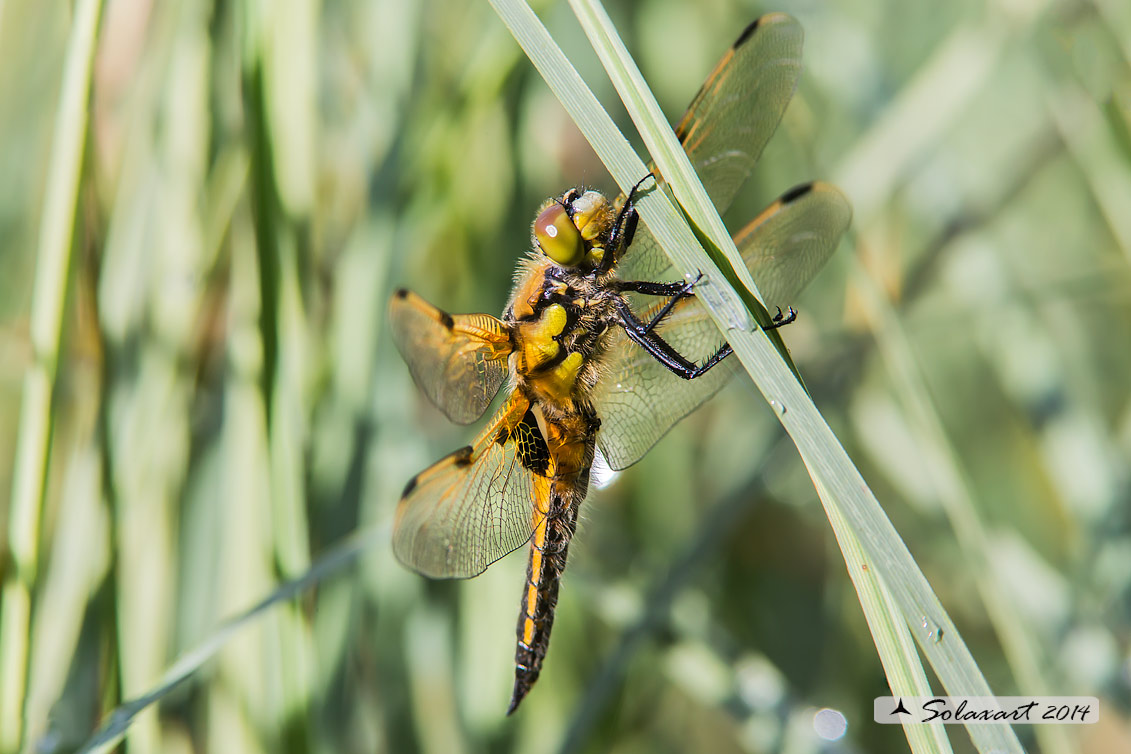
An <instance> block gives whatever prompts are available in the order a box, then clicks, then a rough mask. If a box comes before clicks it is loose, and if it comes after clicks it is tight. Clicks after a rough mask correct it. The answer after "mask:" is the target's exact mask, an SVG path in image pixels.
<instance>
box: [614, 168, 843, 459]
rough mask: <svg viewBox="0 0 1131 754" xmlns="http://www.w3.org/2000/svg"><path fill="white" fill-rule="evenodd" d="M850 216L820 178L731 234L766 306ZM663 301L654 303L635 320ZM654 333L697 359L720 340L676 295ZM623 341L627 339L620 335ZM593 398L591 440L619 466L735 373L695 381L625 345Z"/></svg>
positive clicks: (803, 274)
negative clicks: (595, 419) (596, 425)
mask: <svg viewBox="0 0 1131 754" xmlns="http://www.w3.org/2000/svg"><path fill="white" fill-rule="evenodd" d="M851 219H852V210H851V208H850V207H849V204H848V200H847V199H845V198H844V195H843V194H841V193H840V191H839V190H837V189H836V188H835V187H833V186H830V185H829V184H827V183H809V184H804V185H802V186H798V187H796V188H793V189H790V190H789V191H787V192H786V193H785V194H783V195H782V196H781V198H779V199H777V200H776V201H775V202H774V203H773V204H771V205H770V206H769V207H767V208H766V209H765V211H763V212H762V213H761V214H760V215H758V217H756V218H755V219H754V220H752V221H751V222H750V224H748V225H747V226H746V227H745V228H743V229H742V230H741V231H740V232H739V233H738V235H736V236H735V239H734V241H735V245H736V246H737V247H738V251H739V253H741V254H742V258H743V259H744V260H745V261H746V265H747V267H748V268H749V269H750V275H751V277H753V278H754V283H755V284H756V285H757V286H758V290H759V291H760V292H761V293H762V295H763V296H764V297H765V300H766V305H767V306H768V307H770V308H771V309H772V308H773V307H775V306H781V307H782V308H786V307H788V306H789V305H790V304H791V303H793V298H794V297H795V296H796V295H797V294H798V293H799V292H800V291H801V289H802V288H804V287H805V286H806V285H807V284H808V283H809V281H810V280H811V279H812V278H813V276H814V275H816V274H817V272H818V271H819V270H820V269H821V267H823V266H824V264H825V262H826V261H828V259H829V257H830V256H831V255H832V253H833V251H834V250H836V246H837V243H838V242H839V241H840V237H841V236H842V235H843V234H844V231H845V229H846V228H847V227H848V223H849V221H850V220H851ZM661 305H662V304H656V305H655V306H653V307H652V308H651V309H650V310H649V311H647V312H645V313H644V314H643V315H642V317H641V319H643V320H644V321H649V318H650V317H649V315H650V314H651V313H652V312H654V311H656V310H657V309H658V308H659V307H660V306H661ZM658 332H659V333H660V335H661V336H662V337H663V338H664V339H665V340H667V341H668V342H669V343H671V345H672V346H674V347H675V349H676V350H677V351H679V352H680V353H682V354H683V355H684V356H686V357H687V358H689V359H690V360H692V361H695V362H697V363H702V362H703V360H704V359H706V358H707V357H709V356H711V355H712V354H713V353H714V352H715V351H716V350H717V349H718V348H719V346H721V345H722V343H723V340H722V336H721V335H720V334H719V331H718V328H717V327H716V326H715V323H714V322H713V321H712V320H711V319H710V316H709V315H708V314H707V312H706V311H705V310H704V309H703V307H702V305H701V304H700V303H699V302H698V301H697V300H695V299H694V298H687V299H684V300H683V301H680V302H679V303H678V304H677V305H676V306H675V307H674V308H673V310H672V313H671V314H670V315H669V316H668V317H667V318H666V319H665V320H664V322H663V323H662V325H661V326H660V328H659V330H658ZM626 340H627V338H626ZM616 353H617V361H616V362H614V364H613V366H612V369H611V371H610V376H609V379H608V380H606V384H605V387H604V392H602V393H601V394H600V395H599V396H598V399H597V410H598V415H599V416H600V417H601V432H600V434H599V435H598V437H597V443H598V445H599V446H600V448H601V452H602V453H603V454H604V455H605V458H606V459H607V460H608V462H609V465H610V466H611V467H612V468H614V469H623V468H625V467H627V466H630V465H632V464H634V463H636V462H637V461H638V460H640V458H641V456H643V455H644V454H645V453H646V452H648V450H649V449H650V448H651V447H652V446H653V445H655V444H656V442H657V441H658V440H659V439H660V438H661V437H663V436H664V435H665V434H666V433H667V432H668V430H669V429H671V428H672V426H674V425H675V423H676V422H678V421H679V420H680V419H682V418H683V417H685V416H687V415H688V414H689V413H691V412H692V411H694V410H695V409H696V408H698V407H699V405H700V404H702V403H703V402H704V401H706V400H707V399H708V398H710V397H711V396H712V395H714V394H715V393H716V392H718V391H719V388H721V387H722V386H723V385H724V384H725V383H726V380H727V379H728V378H729V377H730V375H731V374H733V373H734V370H735V369H736V365H735V364H734V362H733V360H732V359H728V360H726V361H723V362H722V363H720V364H719V365H717V366H716V367H714V368H713V369H712V370H711V371H709V372H707V373H706V374H704V375H702V376H701V377H699V378H697V379H694V380H684V379H681V378H679V377H677V376H676V375H674V374H672V373H671V372H670V371H668V370H667V369H666V368H664V366H663V365H661V364H660V363H659V362H658V361H656V360H655V359H653V358H652V357H651V356H649V355H648V354H647V353H646V352H645V351H644V349H642V348H639V347H637V346H635V344H631V343H626V344H624V345H623V346H622V347H621V348H619V349H618V350H617V351H616Z"/></svg>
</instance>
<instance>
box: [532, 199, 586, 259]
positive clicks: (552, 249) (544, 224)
mask: <svg viewBox="0 0 1131 754" xmlns="http://www.w3.org/2000/svg"><path fill="white" fill-rule="evenodd" d="M534 239H535V240H536V241H537V242H538V246H540V247H541V249H542V252H543V253H544V254H545V255H546V256H548V257H549V258H550V259H552V260H554V261H555V262H557V263H558V264H560V265H562V266H563V267H576V266H577V265H579V264H581V261H582V260H583V259H584V258H585V242H584V241H582V239H581V233H580V232H579V231H578V230H577V226H576V225H574V224H573V219H572V218H571V217H570V216H569V213H568V212H566V209H565V207H563V206H562V205H561V204H558V203H557V202H555V203H554V204H551V205H550V206H549V207H546V209H544V210H542V211H541V212H539V213H538V218H537V219H536V220H535V221H534Z"/></svg>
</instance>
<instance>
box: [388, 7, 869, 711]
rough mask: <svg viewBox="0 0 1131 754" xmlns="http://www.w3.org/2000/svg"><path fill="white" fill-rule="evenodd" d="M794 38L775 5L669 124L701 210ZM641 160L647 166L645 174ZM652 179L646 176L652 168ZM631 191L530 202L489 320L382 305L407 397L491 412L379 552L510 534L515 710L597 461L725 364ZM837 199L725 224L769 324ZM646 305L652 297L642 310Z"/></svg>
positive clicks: (466, 418) (491, 550) (747, 145)
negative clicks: (698, 191)
mask: <svg viewBox="0 0 1131 754" xmlns="http://www.w3.org/2000/svg"><path fill="white" fill-rule="evenodd" d="M801 46H802V31H801V27H800V25H799V24H798V23H797V21H795V20H794V19H793V18H791V17H789V16H787V15H785V14H778V13H776V14H770V15H767V16H763V17H761V18H759V19H758V20H756V21H754V22H753V23H752V24H750V25H749V26H748V27H747V28H746V29H745V30H744V31H743V32H742V34H741V35H740V36H739V38H738V40H737V41H736V42H735V43H734V44H733V45H732V46H731V47H730V49H729V50H728V51H727V52H726V54H725V55H724V56H723V58H722V60H721V61H720V62H719V63H718V65H717V66H716V67H715V68H714V70H713V71H712V72H711V74H710V76H708V78H707V80H706V81H705V82H704V84H703V85H702V87H701V89H700V90H699V92H698V94H697V95H696V96H695V98H694V99H693V100H692V102H691V105H690V106H689V107H688V109H687V112H686V113H685V114H684V116H683V118H682V119H681V120H680V121H679V124H678V125H677V126H676V129H675V130H676V134H677V135H678V137H679V140H680V142H681V144H682V145H683V148H684V150H685V151H686V153H687V156H688V157H689V158H690V160H691V163H692V165H693V166H694V167H695V169H696V171H697V173H698V175H699V177H700V178H701V179H702V181H703V184H704V187H705V188H706V189H707V192H708V194H709V195H710V197H711V199H712V201H713V202H714V203H715V205H716V206H717V207H718V209H719V211H720V212H721V211H723V210H725V209H726V208H727V207H728V206H730V204H731V202H732V200H733V198H734V196H735V194H736V193H737V191H738V190H739V188H740V187H741V186H742V185H743V184H744V183H745V181H746V179H747V177H748V176H749V175H750V173H751V170H752V169H753V167H754V164H755V162H756V161H757V159H758V157H759V155H760V154H761V152H762V149H763V147H764V146H765V144H766V142H767V141H768V140H769V138H770V136H771V134H772V133H773V132H774V130H775V129H776V128H777V125H778V123H779V121H780V120H781V117H782V114H783V112H784V111H785V107H786V105H787V103H788V102H789V100H790V98H791V97H792V95H793V92H794V90H795V89H796V86H797V82H798V78H799V76H800V71H801ZM652 170H653V171H655V168H654V167H653V168H652ZM653 176H654V178H655V180H656V181H657V182H659V181H662V177H660V176H659V175H658V174H656V173H654V172H653ZM646 180H647V177H646V178H645V179H644V180H642V181H641V183H640V184H637V187H636V188H634V189H633V190H632V191H630V192H629V193H628V195H627V196H626V195H623V194H622V195H621V196H620V197H618V198H617V199H616V200H613V201H610V200H609V199H608V198H606V197H605V196H604V195H603V194H601V193H599V192H597V191H593V190H585V189H583V188H571V189H569V190H568V191H566V192H565V193H564V194H562V195H561V196H560V197H556V198H554V199H551V200H548V201H547V202H546V203H545V204H544V205H543V206H542V208H541V209H540V211H539V212H538V215H537V216H536V218H535V220H534V223H533V229H532V245H531V250H530V252H529V253H528V254H527V255H526V256H525V257H524V258H522V259H521V260H520V261H519V262H518V266H517V271H516V275H515V280H516V282H515V285H514V289H513V292H512V294H511V297H510V300H509V301H508V302H507V304H506V308H505V309H504V311H503V314H502V317H501V318H497V317H494V316H491V315H489V314H455V315H453V314H448V313H447V312H445V311H442V310H441V309H438V308H436V307H435V306H433V305H431V304H429V303H428V302H426V301H425V300H424V299H422V298H421V297H419V296H417V295H416V294H414V293H411V292H410V291H407V290H404V289H400V290H397V291H396V292H394V294H393V296H392V298H391V301H390V305H389V321H390V325H391V328H392V334H393V339H394V341H395V343H396V345H397V347H398V349H399V350H400V352H401V354H402V355H403V356H404V359H405V361H406V362H407V364H408V367H409V371H410V372H411V373H412V376H413V379H414V381H415V382H416V384H417V386H418V387H419V388H420V390H421V391H422V392H423V393H424V394H425V395H426V396H427V397H428V398H429V399H430V401H431V402H432V403H433V404H435V406H436V407H437V408H439V409H440V410H441V411H442V412H444V413H445V414H446V415H447V416H448V418H449V419H451V420H452V421H454V422H456V423H460V424H469V423H472V422H474V421H476V420H478V419H479V418H480V417H481V416H482V415H483V414H484V412H485V411H486V409H487V407H488V405H489V404H490V403H491V402H492V400H493V399H494V398H495V396H496V395H497V394H498V393H499V392H500V391H501V390H502V389H503V386H504V384H505V385H506V389H505V397H504V398H503V400H502V402H501V406H500V407H499V408H498V409H497V411H496V412H495V414H494V416H493V418H492V419H490V421H489V422H488V423H487V425H486V427H485V428H484V429H483V430H482V431H481V432H480V433H479V434H478V436H477V437H476V438H475V440H474V441H473V442H472V443H471V444H470V445H468V446H465V447H463V448H460V449H459V450H456V451H455V452H453V453H451V454H449V455H447V456H445V457H444V458H441V459H440V460H439V461H437V462H436V463H435V464H433V465H432V466H430V467H429V468H427V469H425V470H424V471H422V472H420V473H419V474H417V475H416V476H414V477H413V478H412V479H411V480H410V481H409V482H408V484H407V486H406V487H405V489H404V493H403V495H402V497H401V500H400V502H399V504H398V507H397V512H396V518H395V524H394V530H393V551H394V553H395V555H396V556H397V558H398V559H399V560H400V561H401V562H402V563H403V564H404V565H406V566H408V567H409V568H411V569H413V570H415V571H417V572H419V573H421V574H423V575H425V576H428V577H432V578H470V577H473V576H476V575H478V574H480V573H482V572H483V571H484V570H485V569H486V568H487V567H488V566H489V565H491V564H492V563H493V562H495V561H496V560H498V559H500V558H502V557H503V556H505V555H507V554H509V553H511V552H512V551H514V550H517V549H519V548H520V547H523V546H527V547H528V550H529V554H528V559H527V570H526V580H525V583H524V585H523V589H522V598H521V603H520V609H519V616H518V625H517V630H516V633H517V647H516V650H515V680H514V687H513V692H512V696H511V701H510V705H509V707H508V709H507V714H508V715H509V714H511V713H513V712H514V711H515V710H516V709H517V708H518V706H519V704H520V703H521V702H522V700H523V698H524V697H525V696H526V694H527V693H528V692H529V691H530V689H531V687H532V686H533V685H534V683H535V681H537V679H538V676H539V674H540V673H541V670H542V666H543V661H544V659H545V656H546V651H547V649H548V647H549V641H550V631H551V628H552V626H553V620H554V610H555V606H556V604H557V601H558V593H559V586H560V581H561V577H562V573H563V572H564V570H565V567H566V557H567V553H568V549H569V545H570V541H571V540H572V538H573V536H574V533H575V531H576V528H577V518H578V511H579V509H580V506H581V504H582V501H583V500H584V499H585V497H586V493H587V492H588V488H589V483H590V474H591V470H592V467H593V464H594V460H595V458H596V456H597V454H598V453H599V454H600V455H601V456H603V458H604V460H605V462H606V463H607V464H608V466H609V467H610V468H611V469H613V470H620V469H624V468H627V467H628V466H631V465H632V464H633V463H635V462H636V461H638V460H639V459H640V458H641V457H642V456H643V455H644V454H645V453H647V451H648V450H649V449H650V448H651V447H652V446H653V445H655V444H656V442H657V441H658V440H659V439H660V438H661V437H663V436H664V434H666V433H667V432H668V430H670V429H671V428H672V427H673V426H674V425H675V424H676V423H677V422H678V421H679V420H680V419H682V418H683V417H684V416H686V415H687V414H689V413H691V412H692V411H694V410H695V409H696V408H697V407H699V406H700V405H701V404H702V403H703V402H704V401H706V400H707V399H708V398H710V397H711V396H712V395H714V394H715V393H716V392H718V390H719V389H720V388H721V387H722V386H723V385H724V384H725V383H726V381H727V380H728V379H729V378H730V377H731V375H732V374H733V373H734V371H735V364H734V362H735V359H733V358H727V356H729V355H730V352H731V351H730V346H729V345H727V344H726V342H725V340H723V338H722V336H721V335H720V333H719V330H718V328H717V327H716V326H715V324H714V322H713V321H712V320H711V318H710V317H709V315H708V314H707V312H706V310H705V309H704V308H703V307H702V305H701V304H700V303H699V301H698V300H697V298H696V297H695V293H694V283H695V281H685V280H683V279H679V280H677V281H676V282H665V281H667V280H670V279H671V278H673V277H677V276H676V273H675V272H674V271H673V270H672V269H671V265H670V262H669V261H668V259H667V257H666V256H665V255H664V254H663V252H662V251H661V250H660V248H659V246H658V244H657V242H656V239H655V238H654V237H653V236H652V234H651V233H650V232H649V231H648V229H647V227H646V225H645V224H638V216H637V213H636V210H635V206H634V204H635V199H636V197H637V196H638V194H639V192H640V191H641V186H642V185H643V184H644V183H645V181H646ZM850 219H851V209H850V207H849V205H848V202H847V200H846V199H845V198H844V196H843V194H841V193H840V191H839V190H837V189H836V188H835V187H833V186H831V185H828V184H825V183H820V182H813V183H807V184H803V185H800V186H797V187H795V188H792V189H790V190H789V191H787V192H786V193H785V194H783V195H782V196H781V197H780V198H779V199H777V200H776V201H774V202H773V203H772V204H771V205H770V206H769V207H767V208H766V209H765V210H764V211H763V212H761V213H760V214H759V215H758V216H757V217H756V218H754V220H752V221H751V222H750V223H749V224H748V225H746V227H744V228H743V229H742V230H741V231H739V232H738V233H737V234H735V236H734V242H735V245H736V247H737V248H738V250H739V251H740V252H741V254H742V258H743V260H744V261H745V263H746V265H747V267H748V268H749V270H750V273H751V276H752V277H753V279H754V281H755V283H756V284H757V286H758V289H759V291H760V292H761V293H762V294H763V298H764V301H765V304H766V305H767V306H768V307H774V306H776V307H778V316H777V317H776V318H775V321H774V323H773V324H772V325H770V326H769V327H775V326H778V325H781V324H786V323H787V322H788V321H791V320H792V318H793V316H795V313H794V312H793V309H792V308H790V310H789V311H790V315H789V316H788V317H783V316H782V315H781V309H780V307H781V306H783V305H788V304H789V303H790V302H791V301H792V300H793V299H794V297H795V296H796V295H797V294H798V293H799V292H800V290H801V289H802V288H803V287H804V286H805V285H806V284H807V283H808V282H809V280H810V279H811V278H812V277H813V276H814V275H815V274H816V273H817V271H818V270H820V268H821V267H822V266H823V265H824V263H825V262H826V261H827V260H828V258H829V257H830V256H831V255H832V253H833V251H834V250H835V248H836V246H837V244H838V242H839V240H840V237H841V235H842V234H843V232H844V231H845V229H846V228H847V227H848V224H849V221H850ZM648 302H652V303H650V304H649V303H648Z"/></svg>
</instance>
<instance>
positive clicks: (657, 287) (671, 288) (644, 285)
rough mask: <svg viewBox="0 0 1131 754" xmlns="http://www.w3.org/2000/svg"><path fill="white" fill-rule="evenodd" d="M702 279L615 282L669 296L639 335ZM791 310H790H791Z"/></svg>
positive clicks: (649, 329) (622, 286) (628, 288)
mask: <svg viewBox="0 0 1131 754" xmlns="http://www.w3.org/2000/svg"><path fill="white" fill-rule="evenodd" d="M702 279H703V273H702V272H700V273H699V275H698V276H697V277H696V278H695V279H694V280H691V281H688V282H675V283H652V282H649V281H647V280H625V281H622V282H620V283H618V284H617V287H618V288H620V290H622V291H633V292H635V293H643V294H644V295H645V296H670V297H671V298H669V299H668V301H667V302H666V303H665V304H664V305H663V307H662V308H661V309H660V311H658V312H656V316H654V317H652V321H651V322H649V323H648V324H647V325H645V326H644V329H643V330H641V331H640V334H641V335H647V334H648V333H650V332H652V330H654V329H655V328H656V326H657V325H659V324H660V323H661V322H663V321H664V317H666V316H668V313H669V312H671V310H672V307H673V306H675V305H676V304H677V303H679V302H680V300H682V299H684V298H687V297H688V296H693V295H695V294H693V293H692V292H691V291H692V289H693V288H694V287H695V285H696V284H697V283H698V282H699V281H700V280H702ZM791 311H792V310H791Z"/></svg>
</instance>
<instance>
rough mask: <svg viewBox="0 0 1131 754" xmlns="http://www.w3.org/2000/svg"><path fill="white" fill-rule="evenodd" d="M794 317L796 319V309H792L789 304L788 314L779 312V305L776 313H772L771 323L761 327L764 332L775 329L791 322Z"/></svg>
mask: <svg viewBox="0 0 1131 754" xmlns="http://www.w3.org/2000/svg"><path fill="white" fill-rule="evenodd" d="M795 319H797V310H796V309H794V308H793V307H792V306H791V307H789V314H782V313H781V307H780V306H779V307H778V313H777V314H775V315H774V322H773V324H771V325H769V326H767V327H763V328H762V329H763V330H765V331H766V332H769V331H770V330H776V329H778V328H779V327H785V326H786V325H788V324H790V323H792V322H793V321H794V320H795Z"/></svg>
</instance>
